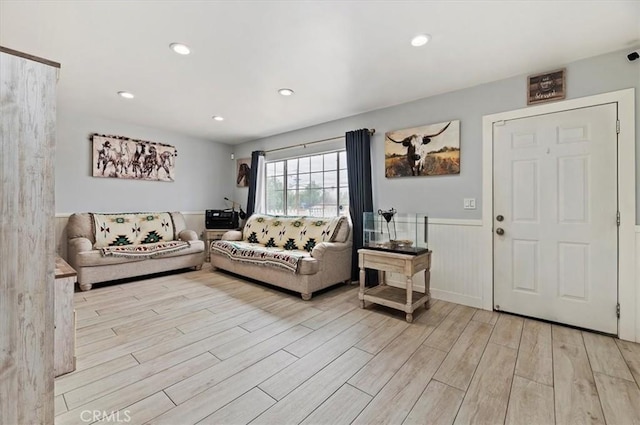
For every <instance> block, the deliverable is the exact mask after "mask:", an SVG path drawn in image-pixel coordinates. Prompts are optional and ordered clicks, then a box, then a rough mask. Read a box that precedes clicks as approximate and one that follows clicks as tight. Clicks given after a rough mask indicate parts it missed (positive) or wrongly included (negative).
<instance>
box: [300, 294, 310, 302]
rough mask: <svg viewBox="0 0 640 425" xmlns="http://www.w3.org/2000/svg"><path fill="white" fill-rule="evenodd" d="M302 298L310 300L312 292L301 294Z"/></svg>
mask: <svg viewBox="0 0 640 425" xmlns="http://www.w3.org/2000/svg"><path fill="white" fill-rule="evenodd" d="M300 295H301V296H302V299H303V300H305V301H309V300H310V299H311V294H300Z"/></svg>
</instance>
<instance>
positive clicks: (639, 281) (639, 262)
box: [621, 226, 640, 342]
mask: <svg viewBox="0 0 640 425" xmlns="http://www.w3.org/2000/svg"><path fill="white" fill-rule="evenodd" d="M635 272H636V279H635V282H636V342H640V226H636V270H635ZM621 314H623V313H622V312H621Z"/></svg>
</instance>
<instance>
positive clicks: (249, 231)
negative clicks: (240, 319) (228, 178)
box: [209, 214, 352, 300]
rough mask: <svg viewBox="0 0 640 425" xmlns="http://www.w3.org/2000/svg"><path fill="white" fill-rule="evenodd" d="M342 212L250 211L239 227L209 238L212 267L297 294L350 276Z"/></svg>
mask: <svg viewBox="0 0 640 425" xmlns="http://www.w3.org/2000/svg"><path fill="white" fill-rule="evenodd" d="M351 227H352V225H351V221H350V220H349V218H348V217H329V218H326V217H325V218H319V217H283V216H270V215H262V214H253V215H252V216H251V217H249V219H248V220H247V222H246V223H245V225H244V227H243V229H242V231H229V232H226V233H225V234H224V235H223V237H222V240H220V241H213V242H211V246H210V250H209V253H210V260H211V265H212V267H213V268H214V269H215V268H220V269H223V270H227V271H230V272H232V273H236V274H239V275H242V276H246V277H249V278H252V279H256V280H259V281H262V282H266V283H270V284H272V285H275V286H279V287H281V288H285V289H289V290H292V291H295V292H299V293H300V294H301V296H302V299H303V300H310V299H311V295H312V294H313V293H314V292H316V291H318V290H320V289H323V288H327V287H329V286H332V285H335V284H336V283H340V282H348V281H350V277H351V238H352V235H351V233H352V232H351V230H352V229H351Z"/></svg>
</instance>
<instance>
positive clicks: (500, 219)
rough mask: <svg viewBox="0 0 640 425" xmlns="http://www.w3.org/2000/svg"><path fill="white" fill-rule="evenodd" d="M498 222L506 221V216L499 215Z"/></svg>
mask: <svg viewBox="0 0 640 425" xmlns="http://www.w3.org/2000/svg"><path fill="white" fill-rule="evenodd" d="M496 220H498V221H502V220H504V216H501V215H499V216H497V217H496Z"/></svg>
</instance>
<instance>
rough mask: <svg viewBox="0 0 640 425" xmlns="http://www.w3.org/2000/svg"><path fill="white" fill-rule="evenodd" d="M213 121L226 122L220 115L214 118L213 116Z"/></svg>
mask: <svg viewBox="0 0 640 425" xmlns="http://www.w3.org/2000/svg"><path fill="white" fill-rule="evenodd" d="M213 119H214V120H216V121H224V118H222V117H221V116H219V115H214V116H213Z"/></svg>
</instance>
